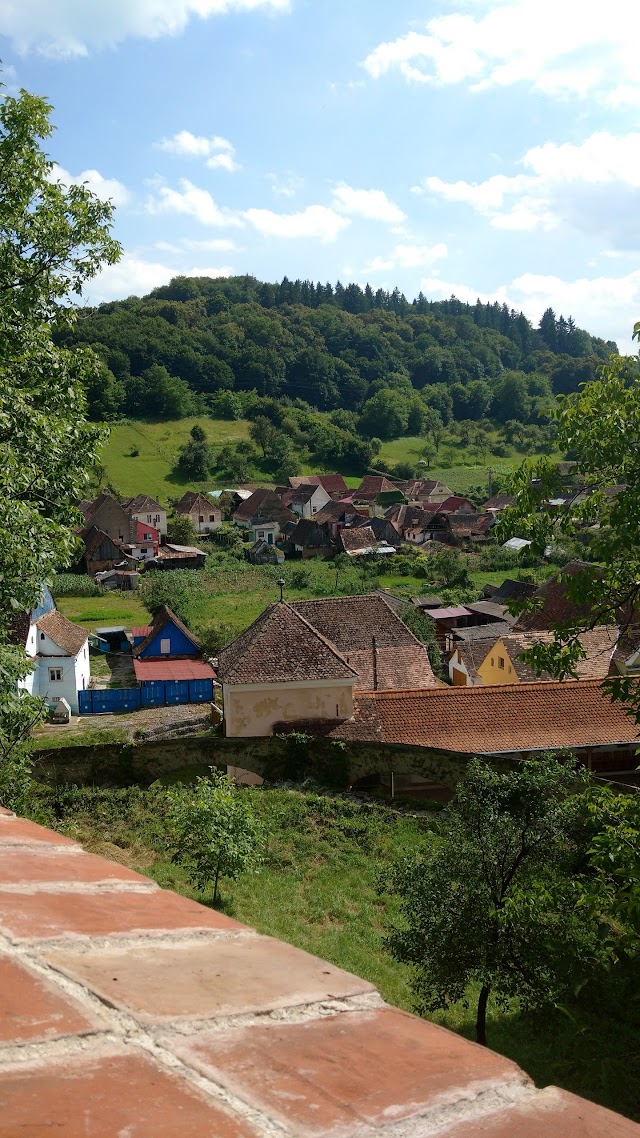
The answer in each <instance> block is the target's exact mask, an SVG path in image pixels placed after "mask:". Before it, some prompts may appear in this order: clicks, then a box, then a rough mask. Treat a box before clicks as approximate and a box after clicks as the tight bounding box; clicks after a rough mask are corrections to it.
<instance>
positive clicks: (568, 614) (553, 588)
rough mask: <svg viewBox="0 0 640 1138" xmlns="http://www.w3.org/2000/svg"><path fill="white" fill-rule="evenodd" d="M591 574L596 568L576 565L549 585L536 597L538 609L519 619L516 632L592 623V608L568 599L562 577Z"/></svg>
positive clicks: (551, 578) (564, 570)
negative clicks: (580, 621) (582, 620)
mask: <svg viewBox="0 0 640 1138" xmlns="http://www.w3.org/2000/svg"><path fill="white" fill-rule="evenodd" d="M588 570H591V571H593V566H592V565H589V564H588V563H587V562H585V561H572V562H570V564H569V565H565V566H564V568H563V569H561V570H560V574H558V573H556V574H554V576H553V577H550V578H549V580H548V581H545V582H544V584H543V585H541V586H540V588H539V589H538V590H537V591H536V592H535V593H534V594H533V596H532V597H531V602H532V603H533V602H535V605H536V607H535V608H533V609H532V610H531V611H530V612H528V613H526V614H525V613H523V614H522V616H520V617H519V619H518V621H517V624H516V628H517V629H520V630H522V631H525V632H527V631H533V630H540V629H545V628H550V627H551V625H552V624H554V623H555V624H561V623H563V622H565V621H573V620H581V619H584V620H588V619H589V616H590V614H591V610H590V608H589V606H588V605H575V604H574V602H573V601H571V600H569V598H568V596H567V582H566V581H560V580H559V577H560V576H564V577H567V576H569V577H573V578H575V577H576V576H577V575H578V574H579V573H582V572H585V571H588Z"/></svg>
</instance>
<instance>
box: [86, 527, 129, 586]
mask: <svg viewBox="0 0 640 1138" xmlns="http://www.w3.org/2000/svg"><path fill="white" fill-rule="evenodd" d="M82 540H83V542H84V550H83V553H82V555H81V557H80V560H79V562H78V569H79V570H80V572H82V573H86V574H87V575H88V576H89V577H95V575H96V573H104V572H106V571H107V570H110V569H115V568H118V569H124V570H134V569H135V567H136V565H137V559H136V557H135V556H134V554H132V553H130V552H127V550H126V549H125V546H124V545H123V544H122V543H121V542H119V541H116V540H115V539H114V538H112V537H110V536H109V534H107V533H105V532H104V530H101V529H98V527H97V526H93V525H92V526H89V528H88V529H87V530H84V531H83V532H82Z"/></svg>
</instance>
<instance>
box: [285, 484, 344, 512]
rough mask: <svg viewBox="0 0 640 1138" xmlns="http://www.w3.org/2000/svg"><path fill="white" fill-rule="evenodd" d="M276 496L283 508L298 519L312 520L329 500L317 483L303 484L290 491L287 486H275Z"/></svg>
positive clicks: (325, 492)
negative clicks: (285, 507)
mask: <svg viewBox="0 0 640 1138" xmlns="http://www.w3.org/2000/svg"><path fill="white" fill-rule="evenodd" d="M275 492H276V494H277V495H278V497H279V498H280V501H281V502H282V504H283V505H284V506H287V508H288V509H290V510H291V511H292V513H294V514H295V515H296V516H297V517H299V518H312V517H313V516H314V514H317V513H318V511H319V510H321V509H322V507H323V506H326V504H327V502H330V501H331V498H330V496H329V494H328V493H327V491H326V490H325V489H324V487H323V486H321V485H320V484H319V483H317V484H315V483H308V482H306V483H305V482H303V483H301V484H300V486H297V487H296V488H295V489H292V488H291V487H288V486H277V487H276V491H275Z"/></svg>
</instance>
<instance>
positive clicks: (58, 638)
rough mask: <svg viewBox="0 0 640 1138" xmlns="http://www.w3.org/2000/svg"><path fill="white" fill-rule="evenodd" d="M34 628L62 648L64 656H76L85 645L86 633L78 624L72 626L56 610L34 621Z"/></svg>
mask: <svg viewBox="0 0 640 1138" xmlns="http://www.w3.org/2000/svg"><path fill="white" fill-rule="evenodd" d="M36 628H38V629H39V630H40V632H45V633H46V634H47V636H48V637H49V638H50V639H51V640H53V643H54V644H57V646H58V648H62V650H63V652H64V653H65V655H66V656H77V654H78V652H79V651H80V649H81V648H82V647H84V645H85V644H86V643H87V637H88V635H89V634H88V632H87V630H86V628H81V627H80V625H79V624H72V622H71V621H70V620H67V618H66V616H63V615H62V613H61V612H58V610H57V609H55V610H54V612H48V613H46V614H45V616H41V617H40V619H39V620H38V621H36Z"/></svg>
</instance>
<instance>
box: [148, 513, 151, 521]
mask: <svg viewBox="0 0 640 1138" xmlns="http://www.w3.org/2000/svg"><path fill="white" fill-rule="evenodd" d="M147 521H148V522H150V521H151V514H147Z"/></svg>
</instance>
